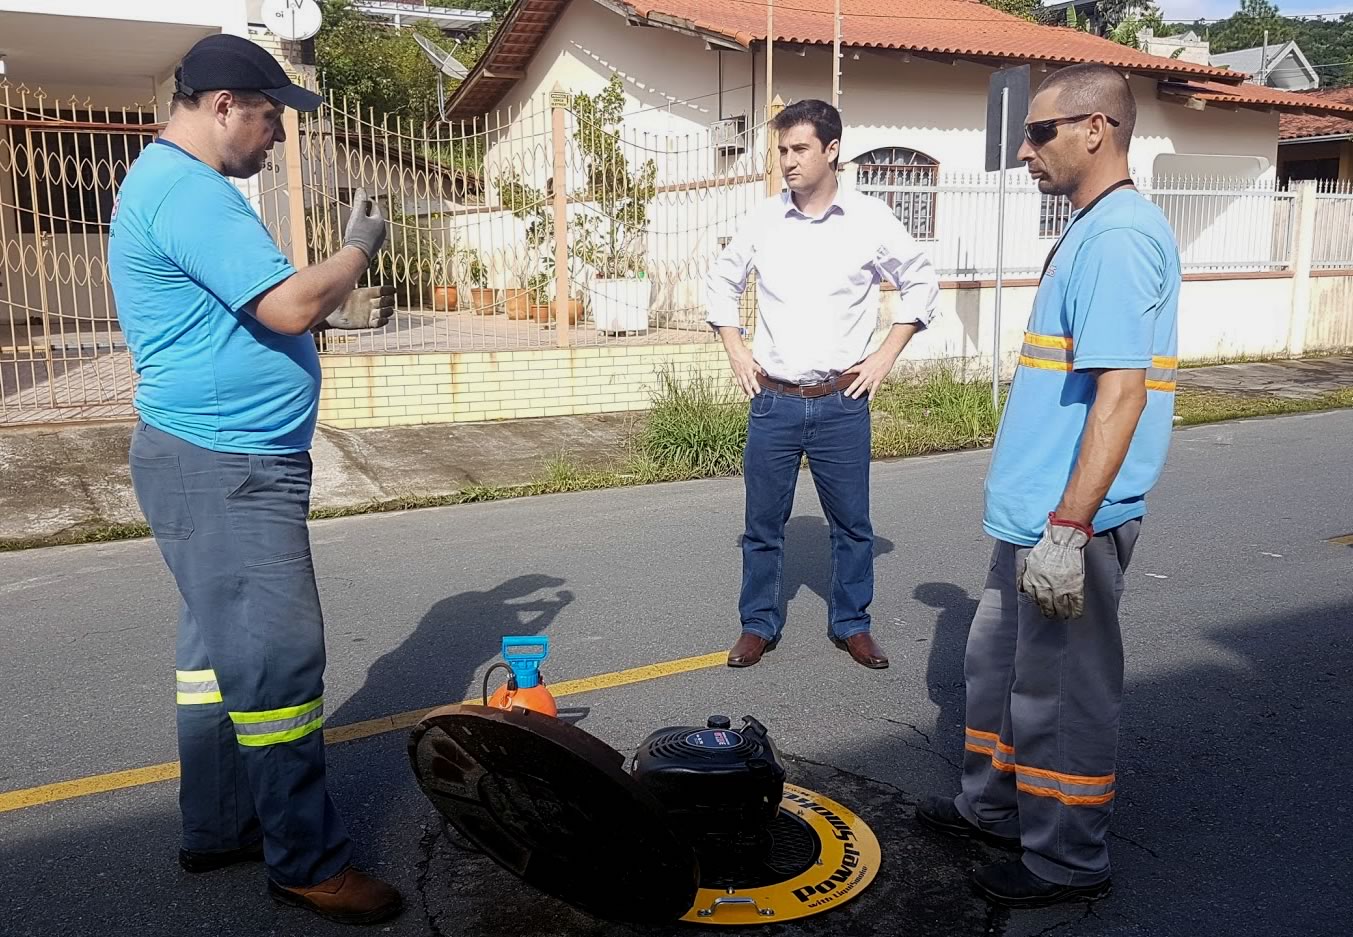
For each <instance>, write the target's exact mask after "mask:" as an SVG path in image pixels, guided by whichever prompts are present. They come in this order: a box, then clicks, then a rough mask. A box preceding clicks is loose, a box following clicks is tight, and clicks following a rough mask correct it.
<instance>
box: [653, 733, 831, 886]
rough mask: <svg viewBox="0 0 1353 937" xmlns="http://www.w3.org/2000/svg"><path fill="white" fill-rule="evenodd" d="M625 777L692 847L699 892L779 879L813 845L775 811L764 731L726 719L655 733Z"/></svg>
mask: <svg viewBox="0 0 1353 937" xmlns="http://www.w3.org/2000/svg"><path fill="white" fill-rule="evenodd" d="M631 773H632V774H633V776H634V778H635V780H637V781H638V782H639V783H641V784H642V785H643V786H644V787H645V788H647V789H648V790H649V791H650V792H651V793H652V794H653V795H654V796H655V797H657V799H658V801H659V802H660V803H661V804H662V805H663V806H664V807H665V808H666V809H667V812H668V814H669V815H670V816H671V818H672V821H673V825H674V826H675V827H676V828H677V829H678V830H681V831H683V832H684V833H685V834H686V835H687V836H688V837H689V838H690V840H691V842H692V844H693V845H694V847H695V852H696V856H697V858H698V859H699V862H700V884H701V885H702V886H703V887H705V888H719V887H724V886H730V887H751V886H754V885H756V884H759V883H761V882H762V881H763V880H766V881H779V880H780V879H781V878H783V876H784V873H785V871H786V869H785V868H784V865H785V863H786V862H789V863H790V864H792V865H793V866H796V867H797V866H798V865H800V864H802V863H803V861H804V853H805V851H812V852H813V853H814V855H813V856H812V857H811V858H810V859H808V861H807V865H811V864H812V861H813V860H815V859H816V840H815V839H813V837H812V835H811V834H810V833H808V832H807V831H806V830H805V829H802V828H801V823H800V822H799V821H797V818H795V817H793V816H792V815H791V814H787V813H782V812H781V811H780V800H781V798H782V797H783V796H784V786H785V767H784V764H783V763H782V762H781V761H780V756H779V754H778V753H777V752H776V750H775V746H774V744H773V743H772V742H771V740H770V737H769V735H768V734H767V733H766V727H765V726H763V725H762V724H761V723H760V722H758V721H757V720H755V719H753V718H752V717H751V716H744V717H743V720H742V726H741V728H739V729H733V728H732V727H731V723H730V721H729V719H728V717H727V716H711V717H710V718H709V721H708V723H707V724H706V726H705V727H704V728H700V727H696V726H689V727H673V728H667V729H659V730H658V731H657V732H654V733H653V734H652V735H650V736H649V737H648V738H647V739H645V740H644V743H643V744H642V745H640V746H639V751H638V752H637V753H636V754H635V756H634V764H633V767H632V771H631Z"/></svg>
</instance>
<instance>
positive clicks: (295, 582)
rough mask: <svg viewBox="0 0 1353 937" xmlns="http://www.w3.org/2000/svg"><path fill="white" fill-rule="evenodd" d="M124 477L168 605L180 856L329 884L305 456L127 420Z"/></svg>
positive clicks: (334, 857)
mask: <svg viewBox="0 0 1353 937" xmlns="http://www.w3.org/2000/svg"><path fill="white" fill-rule="evenodd" d="M131 473H132V485H133V487H134V488H135V491H136V498H137V501H138V502H139V503H140V505H141V511H142V513H143V514H145V516H146V520H147V521H148V522H149V523H150V528H151V531H152V532H153V533H154V534H155V541H156V543H157V544H158V546H159V548H160V553H161V555H162V556H163V557H164V560H165V564H166V565H167V566H168V567H169V571H170V573H171V574H172V575H173V577H174V582H175V584H176V585H177V586H178V591H179V595H180V597H181V600H182V601H181V605H180V611H179V633H178V650H177V654H176V657H177V660H176V670H177V674H176V678H177V685H178V696H177V700H178V707H177V711H178V740H179V761H180V764H181V766H182V775H181V780H180V785H179V808H180V811H181V812H182V814H183V846H184V848H185V849H189V850H193V851H197V852H217V851H224V850H230V849H237V848H239V847H241V846H244V845H248V844H249V843H252V842H257V841H258V840H259V839H260V838H261V839H262V840H263V854H264V859H265V861H266V862H267V865H268V872H269V875H270V876H271V877H272V878H273V879H274V880H275V881H277V882H278V883H279V884H281V885H287V886H292V887H300V886H309V885H315V884H318V883H319V882H321V881H324V880H325V879H327V878H329V877H331V876H333V875H337V874H338V873H339V872H341V871H342V870H343V868H344V867H345V866H346V865H347V864H348V862H349V859H350V857H351V853H352V845H351V843H350V842H349V840H348V834H347V831H346V829H345V828H344V825H343V821H342V819H341V818H340V817H339V816H338V812H337V810H335V809H334V805H333V802H332V801H331V800H330V799H329V794H328V791H327V789H326V785H325V764H324V733H323V731H322V726H323V722H324V702H323V698H324V663H325V655H324V622H323V618H322V616H321V614H320V604H319V593H318V591H317V590H316V587H315V571H314V566H313V565H312V563H311V559H310V534H309V530H308V528H307V526H306V515H307V513H308V511H309V506H310V475H311V465H310V455H309V454H308V453H305V452H297V453H292V454H288V455H246V454H244V453H231V452H212V451H209V450H207V449H202V448H199V447H197V446H194V445H192V444H191V443H188V442H185V441H184V440H182V439H179V438H177V437H176V436H171V435H169V434H168V433H163V432H161V431H160V430H158V429H155V428H154V427H151V426H147V425H146V424H145V423H138V424H137V426H136V430H135V432H134V433H133V434H132V444H131Z"/></svg>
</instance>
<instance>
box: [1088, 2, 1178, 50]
mask: <svg viewBox="0 0 1353 937" xmlns="http://www.w3.org/2000/svg"><path fill="white" fill-rule="evenodd" d="M1103 6H1104V5H1103V4H1102V3H1101V4H1100V8H1101V9H1103ZM1164 26H1165V22H1164V19H1163V18H1162V16H1161V12H1160V8H1159V7H1157V6H1156V5H1155V4H1154V3H1148V4H1146V6H1145V8H1143V9H1141V11H1140V12H1138V11H1137V10H1136V9H1134V10H1133V11H1132V12H1131V13H1128V14H1126V15H1125V16H1123V17H1122V18H1121V19H1120V20H1119V21H1118V22H1117V23H1116V24H1115V25H1114V26H1113V27H1112V28H1111V29H1110V30H1109V33H1108V37H1109V38H1110V39H1112V40H1113V41H1114V42H1117V43H1119V44H1120V45H1125V46H1131V47H1132V48H1134V49H1140V48H1141V47H1142V43H1141V41H1140V39H1139V38H1138V36H1139V34H1140V33H1141V31H1142V30H1143V29H1150V30H1151V32H1152V33H1153V34H1154V35H1157V36H1160V35H1163V34H1164Z"/></svg>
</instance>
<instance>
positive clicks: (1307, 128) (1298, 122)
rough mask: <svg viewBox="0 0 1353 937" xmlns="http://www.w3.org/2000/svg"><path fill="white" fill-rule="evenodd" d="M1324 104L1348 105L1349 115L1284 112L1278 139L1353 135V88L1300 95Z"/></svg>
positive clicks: (1279, 124) (1279, 126)
mask: <svg viewBox="0 0 1353 937" xmlns="http://www.w3.org/2000/svg"><path fill="white" fill-rule="evenodd" d="M1299 97H1302V98H1308V99H1311V100H1313V101H1320V102H1322V103H1324V104H1343V105H1348V107H1349V109H1350V111H1351V113H1349V115H1348V116H1347V117H1336V116H1333V115H1315V114H1284V115H1283V116H1282V119H1281V120H1279V121H1278V139H1280V140H1300V139H1302V138H1303V137H1327V136H1335V135H1338V134H1350V135H1353V88H1335V89H1332V90H1329V91H1311V92H1309V93H1307V94H1302V95H1299Z"/></svg>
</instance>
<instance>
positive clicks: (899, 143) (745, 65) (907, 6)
mask: <svg viewBox="0 0 1353 937" xmlns="http://www.w3.org/2000/svg"><path fill="white" fill-rule="evenodd" d="M842 11H843V19H842V23H841V48H842V50H843V52H842V58H841V59H840V61H839V65H840V74H839V79H837V80H838V81H839V89H840V98H839V100H840V108H841V111H842V115H843V120H844V124H845V127H844V133H843V140H842V154H843V159H844V161H845V166H844V167H843V169H844V171H843V176H844V181H845V183H846V184H848V185H854V186H856V187H857V188H859V189H860V190H862V191H866V192H871V193H873V194H877V195H879V196H881V197H883V198H885V200H887V201H889V202H890V203H891V204H892V205H893V206H894V208H895V210H896V211H897V212H898V214H899V217H902V218H903V220H904V221H905V222H906V223H907V224H908V226H909V228H910V230H911V231H912V233H913V235H915V236H916V237H917V238H918V239H920V240H922V241H925V242H930V244H929V247H930V249H931V251H932V256H933V257H934V258H935V260H936V263H937V265H938V266H939V267H940V269H941V271H942V275H943V276H947V277H950V278H953V279H955V280H966V281H970V282H971V281H977V282H981V281H983V280H985V279H988V278H990V277H991V275H992V271H993V270H994V260H995V256H994V255H995V246H996V245H995V238H994V230H993V228H994V224H993V221H994V215H995V212H994V205H995V194H994V190H993V185H992V181H993V180H992V179H991V178H990V177H987V176H986V175H985V174H984V172H983V171H984V169H985V126H986V109H987V90H988V79H989V76H990V75H991V73H992V70H993V69H994V68H996V67H999V66H1003V65H1010V64H1016V63H1023V62H1027V63H1029V64H1030V66H1031V68H1032V73H1033V80H1034V82H1035V83H1037V82H1038V81H1039V80H1040V79H1041V78H1042V77H1043V76H1046V75H1047V74H1049V73H1051V72H1052V71H1054V70H1055V69H1057V68H1059V67H1061V66H1064V65H1068V64H1072V63H1076V62H1089V61H1093V62H1103V63H1105V64H1108V65H1111V66H1114V67H1116V68H1119V69H1121V70H1122V71H1123V73H1124V74H1125V75H1127V76H1128V78H1129V80H1130V82H1131V85H1132V88H1133V91H1134V92H1135V95H1136V99H1137V103H1138V118H1137V126H1136V132H1135V136H1134V140H1133V146H1132V171H1133V173H1134V175H1136V176H1138V177H1141V178H1143V179H1152V178H1154V179H1157V180H1159V179H1165V178H1173V177H1180V176H1187V177H1207V179H1208V180H1209V183H1208V184H1209V185H1210V186H1212V187H1213V188H1214V189H1217V190H1227V191H1224V192H1223V194H1219V195H1215V196H1208V197H1206V198H1194V197H1190V196H1184V195H1181V196H1173V195H1168V194H1167V195H1163V196H1161V200H1162V202H1163V204H1164V205H1165V207H1166V210H1167V213H1170V214H1171V217H1172V220H1174V221H1175V226H1176V229H1177V231H1178V233H1179V235H1180V238H1181V242H1182V243H1183V244H1184V247H1185V250H1186V255H1187V256H1188V257H1189V259H1190V261H1191V262H1192V264H1193V265H1192V266H1191V268H1190V269H1191V270H1195V271H1202V270H1213V269H1224V270H1237V271H1238V270H1246V271H1252V272H1263V271H1265V270H1271V269H1275V268H1278V267H1280V266H1282V265H1284V264H1286V262H1287V259H1288V253H1289V241H1290V237H1289V218H1288V216H1287V214H1286V212H1287V208H1288V206H1287V205H1286V203H1284V202H1282V201H1281V200H1273V199H1268V200H1264V199H1248V198H1245V197H1241V196H1238V195H1233V194H1229V190H1230V189H1237V188H1254V187H1256V186H1259V187H1263V186H1268V187H1270V188H1271V187H1272V185H1273V182H1274V164H1275V162H1276V155H1277V145H1278V120H1279V115H1280V113H1284V112H1319V113H1326V114H1329V113H1334V112H1336V111H1339V112H1347V113H1353V111H1347V110H1346V108H1344V107H1343V106H1342V105H1332V104H1331V102H1323V101H1316V100H1313V99H1310V98H1307V97H1302V96H1298V95H1292V94H1287V93H1284V92H1282V91H1278V90H1275V89H1270V88H1264V87H1259V86H1256V85H1252V84H1246V83H1244V78H1245V76H1244V75H1241V74H1237V73H1236V72H1234V71H1228V70H1223V69H1218V68H1213V67H1211V66H1208V65H1201V64H1197V63H1191V62H1188V61H1183V60H1180V59H1168V58H1162V57H1158V56H1152V55H1149V54H1147V53H1144V52H1141V51H1138V50H1137V49H1133V48H1128V47H1125V46H1121V45H1118V44H1115V43H1113V42H1110V41H1109V40H1106V39H1102V38H1100V37H1097V36H1093V35H1090V34H1087V33H1084V32H1080V31H1076V30H1069V29H1064V28H1058V27H1049V26H1043V25H1039V24H1035V23H1030V22H1027V21H1024V20H1021V19H1018V18H1015V17H1012V16H1008V15H1006V14H1003V13H1000V12H998V11H996V10H994V9H992V8H990V7H987V6H985V5H982V4H980V3H977V2H975V0H925V2H924V3H918V2H916V0H884V2H866V0H844V2H843V3H842ZM771 13H772V16H773V21H772V26H773V30H774V35H775V41H774V43H773V44H772V45H771V47H770V50H769V51H770V54H771V57H772V58H771V63H770V65H771V68H770V72H771V78H772V82H773V84H772V85H771V87H767V82H766V73H767V61H766V59H767V53H768V49H767V43H766V41H765V37H766V34H767V9H766V6H765V5H764V4H763V3H760V2H756V0H738V2H735V3H720V2H717V0H629V2H627V0H521V2H519V3H518V4H517V5H516V6H515V7H513V9H512V10H511V12H510V13H509V14H508V15H507V17H506V18H505V20H504V22H503V25H502V26H501V28H500V29H499V31H498V33H497V35H496V36H495V37H494V39H493V40H492V42H491V44H490V46H489V49H488V52H487V54H486V55H485V56H484V57H483V59H482V60H481V61H480V62H479V64H478V65H477V66H476V67H475V68H474V69H473V70H472V71H471V73H470V75H469V76H468V77H467V78H466V79H465V81H464V82H463V83H462V84H461V85H460V87H459V88H458V89H457V91H456V92H455V94H454V95H453V96H452V98H451V99H450V100H449V101H448V103H447V108H448V111H449V113H450V115H451V116H452V117H453V118H454V117H459V118H462V119H466V120H469V119H475V120H477V121H478V124H477V126H478V127H480V128H482V127H483V126H485V122H484V115H485V114H490V118H489V121H488V124H489V125H491V126H494V127H498V126H501V127H502V130H501V131H500V132H496V133H494V134H491V135H490V136H491V137H492V141H491V143H492V145H491V146H490V147H489V149H488V156H487V160H486V163H487V167H486V176H487V178H488V180H489V181H490V183H491V182H492V181H493V179H494V178H495V176H496V175H497V174H498V172H500V171H502V170H503V169H504V168H510V169H513V170H515V171H517V172H518V173H521V174H523V175H525V176H527V177H528V178H529V181H531V182H532V184H534V185H536V186H538V187H539V186H543V185H544V184H545V182H546V180H547V179H548V178H549V177H550V176H551V175H552V173H553V166H552V165H551V162H550V160H549V159H548V152H544V153H542V150H541V143H540V141H541V139H542V132H547V131H548V126H549V116H548V114H547V113H545V112H544V108H545V103H544V102H545V101H546V98H547V97H548V94H549V92H550V91H551V90H553V89H555V88H556V87H557V88H560V89H563V90H565V91H568V92H573V93H579V92H581V93H589V94H594V93H596V92H597V91H599V90H600V89H601V88H603V87H604V86H605V85H606V84H607V82H608V81H610V80H611V78H612V77H613V76H619V77H620V78H621V79H622V80H623V87H624V91H625V108H624V109H625V111H626V115H625V119H624V124H623V136H624V140H625V144H624V146H625V149H626V151H627V153H628V154H629V157H630V162H631V164H632V165H634V164H637V163H640V162H642V161H647V160H652V161H653V162H654V164H655V165H656V168H657V182H658V194H657V197H656V198H655V200H654V203H653V209H652V212H651V216H650V222H651V223H650V231H649V240H648V245H647V246H648V251H649V255H648V259H649V261H650V265H651V267H652V268H653V270H655V271H656V272H654V273H652V274H651V276H650V279H656V280H658V281H659V282H657V283H655V286H654V300H653V303H654V310H655V312H656V314H657V319H658V320H660V321H666V322H671V321H683V320H684V321H685V322H687V323H689V324H698V322H699V321H700V319H701V318H702V313H701V309H700V306H701V286H700V283H701V279H702V274H703V269H704V268H705V267H706V265H707V263H708V261H709V259H711V258H712V257H713V256H714V255H715V254H716V253H717V251H718V248H719V245H720V243H722V242H723V241H724V240H725V239H726V238H728V237H730V236H731V235H732V233H733V231H734V229H735V227H736V224H737V222H738V219H739V218H740V216H741V215H742V214H744V213H745V211H746V210H747V208H749V207H750V205H751V204H752V202H753V200H754V199H756V198H758V197H760V196H761V195H763V194H764V193H765V190H766V186H765V184H764V182H763V175H764V171H765V152H766V146H765V138H764V135H763V134H761V133H760V130H759V128H760V127H761V126H762V125H763V123H764V120H765V113H766V108H767V107H768V106H769V105H770V103H771V101H772V100H773V99H774V98H775V97H776V96H778V97H780V98H781V99H782V100H784V101H792V100H795V99H802V98H807V97H816V98H822V99H827V100H830V99H831V96H832V91H833V83H834V76H833V64H834V59H833V56H832V42H833V32H834V30H833V22H832V21H833V16H832V4H831V3H830V2H828V0H799V2H796V3H795V4H793V5H792V6H789V7H788V8H780V7H775V8H773V9H772V11H771ZM542 127H543V128H545V129H544V131H542ZM568 166H569V172H570V178H569V180H568V184H569V188H570V191H573V190H576V189H578V188H581V187H582V185H583V181H582V179H581V177H580V175H579V174H580V173H581V171H582V169H581V166H580V165H579V164H578V160H577V159H576V158H575V156H574V155H573V154H572V153H570V156H569V159H568ZM1011 183H1012V185H1013V186H1014V187H1015V189H1016V194H1015V196H1014V201H1015V202H1016V204H1014V205H1013V206H1012V210H1013V220H1012V222H1011V225H1012V227H1011V228H1010V229H1009V230H1008V232H1007V240H1006V244H1005V247H1006V255H1005V261H1006V263H1005V267H1006V270H1007V271H1013V272H1016V273H1017V274H1020V275H1023V276H1026V277H1027V276H1031V275H1033V274H1035V273H1036V272H1037V269H1038V266H1039V264H1040V263H1041V261H1042V259H1043V257H1044V256H1045V255H1046V252H1047V250H1048V249H1049V248H1050V247H1051V244H1052V242H1053V240H1055V238H1056V236H1057V235H1058V233H1059V232H1060V230H1061V223H1062V222H1064V219H1065V215H1066V207H1065V205H1063V204H1059V203H1058V202H1057V201H1056V200H1053V199H1048V198H1041V197H1040V196H1039V195H1038V193H1037V192H1036V191H1035V190H1033V189H1032V188H1031V187H1030V186H1029V185H1028V183H1027V178H1025V177H1023V174H1019V176H1018V177H1016V175H1015V174H1012V177H1011ZM492 200H493V196H492V192H491V191H490V195H489V201H490V202H492ZM579 210H582V209H579Z"/></svg>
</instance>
